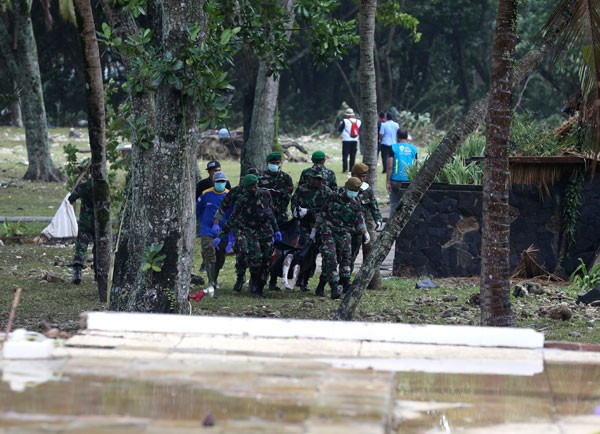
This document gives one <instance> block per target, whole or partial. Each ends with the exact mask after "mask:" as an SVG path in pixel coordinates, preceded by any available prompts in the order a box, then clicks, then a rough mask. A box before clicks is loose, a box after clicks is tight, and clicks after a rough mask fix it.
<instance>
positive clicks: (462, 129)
mask: <svg viewBox="0 0 600 434" xmlns="http://www.w3.org/2000/svg"><path fill="white" fill-rule="evenodd" d="M575 1H576V0H571V3H570V4H569V7H566V8H564V9H563V10H562V11H561V13H560V14H559V15H558V16H557V18H556V20H554V22H553V23H552V25H551V26H550V27H549V28H548V30H547V31H546V33H545V35H544V38H543V40H542V41H541V43H540V44H539V46H537V47H536V48H534V49H532V50H531V51H530V52H529V53H527V54H526V55H525V56H523V58H522V59H521V60H520V61H519V62H518V64H517V66H516V68H515V71H514V75H513V77H512V83H511V85H512V86H513V87H514V86H515V85H516V84H518V83H520V82H521V81H522V80H523V79H524V78H525V77H526V76H527V75H529V74H530V73H531V71H533V69H534V68H535V67H536V66H537V65H539V63H540V62H541V61H542V60H543V59H544V57H545V56H546V55H547V53H548V52H549V51H550V49H551V48H552V47H553V46H554V44H555V42H556V40H557V39H558V36H559V35H560V32H561V31H562V30H563V29H564V26H565V25H566V23H567V22H568V21H569V19H570V17H571V16H572V13H573V4H574V3H575ZM487 107H488V96H486V97H484V98H483V99H481V100H479V101H477V102H476V103H475V104H473V105H472V106H471V109H470V110H469V111H468V112H467V114H466V115H465V116H463V117H462V118H461V119H460V120H459V121H458V122H456V123H455V124H454V126H453V127H452V128H451V129H450V130H449V131H448V133H447V134H446V135H445V136H444V138H443V139H442V141H441V142H440V144H439V145H438V147H437V148H436V149H435V151H433V153H432V154H431V156H430V157H429V158H428V159H427V161H426V162H425V163H424V164H423V167H422V168H421V170H419V173H418V175H417V177H416V178H415V180H414V181H413V182H412V183H411V184H410V186H409V187H408V188H407V189H406V192H405V193H404V195H403V196H402V198H401V199H400V202H398V205H397V206H396V210H395V213H394V214H393V217H392V220H391V221H390V222H388V224H387V225H386V227H385V228H384V230H383V232H381V235H380V236H379V238H378V239H377V241H375V244H374V245H373V250H372V252H371V254H370V255H369V257H368V258H367V259H366V261H365V262H364V263H363V265H362V267H361V268H360V270H359V272H358V274H357V275H356V276H355V278H354V281H353V282H352V285H351V287H350V291H348V293H347V294H346V296H345V297H344V299H343V300H342V302H341V304H340V306H339V308H338V311H337V313H336V315H335V318H336V319H341V320H350V319H352V316H353V315H354V311H355V310H356V307H357V306H358V304H359V303H360V300H361V298H362V296H363V294H364V291H365V288H366V286H367V284H368V283H369V282H370V280H371V279H372V277H373V275H374V273H375V271H376V269H378V268H379V265H380V264H381V262H382V261H383V260H384V259H385V257H386V255H387V254H388V252H389V251H390V248H391V246H392V244H393V243H394V240H395V239H396V238H397V237H398V235H400V232H402V229H404V226H406V223H407V222H408V220H409V219H410V217H411V216H412V214H413V212H414V210H415V208H416V207H417V205H418V203H419V201H420V200H421V198H422V197H423V195H424V194H425V192H426V191H427V189H428V188H429V186H430V185H431V184H432V183H433V181H434V179H435V177H436V175H437V174H438V173H439V171H440V170H441V169H442V167H444V165H445V164H446V163H447V162H448V161H449V160H450V159H451V158H452V156H453V155H454V153H455V152H456V150H457V149H458V147H459V146H460V145H461V144H462V142H463V141H464V140H465V138H466V137H467V136H468V135H469V134H471V133H472V132H473V131H475V130H476V129H477V128H478V127H479V126H480V125H481V123H482V122H483V121H484V119H485V116H486V113H487Z"/></svg>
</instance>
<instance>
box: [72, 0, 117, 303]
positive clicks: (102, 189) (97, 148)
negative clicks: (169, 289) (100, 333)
mask: <svg viewBox="0 0 600 434" xmlns="http://www.w3.org/2000/svg"><path fill="white" fill-rule="evenodd" d="M74 7H75V13H76V16H77V25H78V28H79V34H80V36H81V48H82V51H83V59H84V62H85V78H86V83H87V87H86V89H87V99H88V131H89V137H90V149H91V151H92V164H91V174H92V194H93V197H94V228H95V230H96V234H95V243H94V245H95V247H96V255H95V258H94V271H95V273H96V283H97V284H98V296H99V298H100V301H106V298H107V291H108V286H109V282H108V275H109V270H110V266H111V262H112V219H111V212H110V189H109V183H108V174H107V167H106V125H105V122H106V117H105V112H104V85H103V83H102V66H101V64H100V52H99V50H98V40H97V39H96V28H95V25H94V15H93V12H92V5H91V3H90V0H75V1H74Z"/></svg>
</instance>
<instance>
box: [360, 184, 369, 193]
mask: <svg viewBox="0 0 600 434" xmlns="http://www.w3.org/2000/svg"><path fill="white" fill-rule="evenodd" d="M367 188H369V183H368V182H363V183H362V184H361V185H360V189H361V190H362V191H365V190H366V189H367Z"/></svg>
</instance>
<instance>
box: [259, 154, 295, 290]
mask: <svg viewBox="0 0 600 434" xmlns="http://www.w3.org/2000/svg"><path fill="white" fill-rule="evenodd" d="M258 187H259V188H261V189H265V190H268V191H269V193H271V197H272V199H273V214H274V215H275V219H276V220H277V224H278V225H283V224H284V223H286V222H287V221H288V213H287V209H288V206H289V204H290V199H291V197H292V193H293V192H294V182H293V181H292V178H291V177H290V175H288V174H287V173H285V172H283V171H282V170H281V153H279V152H271V153H270V154H269V155H267V170H265V171H264V172H263V173H262V174H261V175H260V176H259V178H258ZM269 289H271V290H279V289H280V288H279V287H278V286H277V275H276V274H271V280H270V281H269Z"/></svg>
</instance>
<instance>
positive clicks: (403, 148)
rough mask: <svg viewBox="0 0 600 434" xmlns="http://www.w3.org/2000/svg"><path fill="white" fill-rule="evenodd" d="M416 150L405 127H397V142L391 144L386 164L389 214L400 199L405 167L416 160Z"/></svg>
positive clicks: (405, 177) (404, 178)
mask: <svg viewBox="0 0 600 434" xmlns="http://www.w3.org/2000/svg"><path fill="white" fill-rule="evenodd" d="M386 123H387V122H386ZM417 152H418V149H417V147H416V146H415V145H413V144H412V143H410V140H409V139H408V131H407V130H406V129H405V128H400V129H398V142H397V143H394V144H393V145H392V155H391V156H390V157H389V158H388V165H387V176H386V178H387V190H388V192H389V193H390V216H391V215H392V213H393V212H394V210H395V209H396V205H397V204H398V202H399V201H400V196H401V191H400V188H401V187H402V183H403V182H408V181H409V179H408V172H407V169H409V168H410V167H412V166H413V164H415V162H416V161H417V158H418V155H417Z"/></svg>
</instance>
